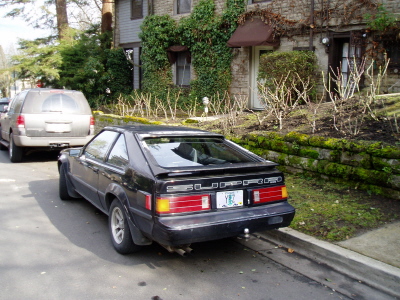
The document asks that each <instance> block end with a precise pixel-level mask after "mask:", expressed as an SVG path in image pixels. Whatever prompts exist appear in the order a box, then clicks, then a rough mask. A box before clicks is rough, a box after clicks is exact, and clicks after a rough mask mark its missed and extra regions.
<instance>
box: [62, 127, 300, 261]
mask: <svg viewBox="0 0 400 300" xmlns="http://www.w3.org/2000/svg"><path fill="white" fill-rule="evenodd" d="M276 166H277V164H276V163H273V162H270V161H266V160H264V159H262V158H261V157H258V156H257V155H255V154H253V153H251V152H249V151H248V150H246V149H244V148H242V147H240V146H238V145H237V144H235V143H233V142H231V141H229V140H227V139H225V138H224V137H223V136H222V135H219V134H216V133H211V132H207V131H202V130H196V129H192V128H185V127H173V126H156V125H154V126H151V125H137V126H136V125H132V126H113V127H106V128H104V129H103V130H102V131H101V132H100V133H99V134H97V135H96V136H95V137H94V138H93V139H92V140H91V141H90V142H89V143H88V144H87V145H86V146H84V147H82V148H70V149H66V150H63V151H62V152H61V153H60V156H59V159H58V168H59V172H60V189H59V193H60V198H61V199H62V200H68V199H72V198H79V197H81V196H82V197H84V198H85V199H87V200H89V201H90V202H91V203H92V204H93V205H95V206H96V207H97V208H98V209H100V210H101V211H103V212H104V213H105V214H107V215H108V216H109V229H110V234H111V240H112V243H113V245H114V247H115V249H116V251H117V252H119V253H122V254H125V253H131V252H135V251H137V250H139V249H140V248H141V246H143V245H149V244H151V243H152V242H153V241H156V242H158V243H159V244H161V245H163V246H164V247H165V248H166V249H167V250H169V251H171V252H172V251H176V252H178V253H180V254H184V253H185V251H188V250H191V249H190V248H189V246H190V244H191V243H194V242H203V241H209V240H215V239H221V238H226V237H232V236H238V235H241V234H248V233H251V232H254V231H260V230H266V229H273V228H279V227H285V226H289V225H290V222H291V221H292V219H293V217H294V214H295V209H294V208H293V207H292V206H291V205H290V204H289V203H288V202H287V197H288V196H287V191H286V186H285V184H284V176H283V174H282V173H281V172H280V171H278V170H277V169H276Z"/></svg>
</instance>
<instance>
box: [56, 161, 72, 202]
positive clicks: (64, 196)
mask: <svg viewBox="0 0 400 300" xmlns="http://www.w3.org/2000/svg"><path fill="white" fill-rule="evenodd" d="M66 176H67V175H66V170H65V166H64V165H63V164H61V166H60V178H59V184H58V194H59V196H60V199H61V200H71V199H73V198H72V197H71V196H70V195H69V193H68V185H67V177H66Z"/></svg>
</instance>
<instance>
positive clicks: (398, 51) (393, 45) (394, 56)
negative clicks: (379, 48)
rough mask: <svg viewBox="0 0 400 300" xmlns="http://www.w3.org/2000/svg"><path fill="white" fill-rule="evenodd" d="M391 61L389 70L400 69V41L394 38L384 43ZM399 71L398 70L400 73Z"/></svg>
mask: <svg viewBox="0 0 400 300" xmlns="http://www.w3.org/2000/svg"><path fill="white" fill-rule="evenodd" d="M383 45H384V47H385V50H386V53H387V57H388V59H390V60H389V66H388V67H389V69H398V68H400V41H399V40H396V38H394V37H392V38H391V39H387V40H385V41H384V43H383ZM398 71H399V70H397V72H398Z"/></svg>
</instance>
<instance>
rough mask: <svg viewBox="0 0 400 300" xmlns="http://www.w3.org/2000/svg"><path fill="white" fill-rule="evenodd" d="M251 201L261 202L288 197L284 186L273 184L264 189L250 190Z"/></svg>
mask: <svg viewBox="0 0 400 300" xmlns="http://www.w3.org/2000/svg"><path fill="white" fill-rule="evenodd" d="M252 196H253V203H254V204H261V203H266V202H273V201H279V200H283V199H286V198H287V197H288V193H287V189H286V186H284V185H283V186H275V187H270V188H265V189H256V190H252Z"/></svg>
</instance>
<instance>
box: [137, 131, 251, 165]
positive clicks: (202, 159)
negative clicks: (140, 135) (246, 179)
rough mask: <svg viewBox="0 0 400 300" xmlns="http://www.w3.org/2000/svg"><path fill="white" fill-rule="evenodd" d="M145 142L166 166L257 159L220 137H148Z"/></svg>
mask: <svg viewBox="0 0 400 300" xmlns="http://www.w3.org/2000/svg"><path fill="white" fill-rule="evenodd" d="M144 143H145V145H146V146H147V148H148V149H149V150H150V153H151V155H152V156H153V157H154V159H155V160H156V161H157V163H158V165H159V166H161V167H165V168H173V167H192V166H205V165H220V164H226V163H246V162H254V161H256V160H255V159H252V158H251V157H250V156H249V155H245V154H244V152H241V151H239V148H237V149H235V148H233V147H231V146H230V145H228V144H227V143H225V142H224V141H223V140H222V139H219V138H188V137H168V138H165V137H163V138H146V139H145V140H144Z"/></svg>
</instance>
